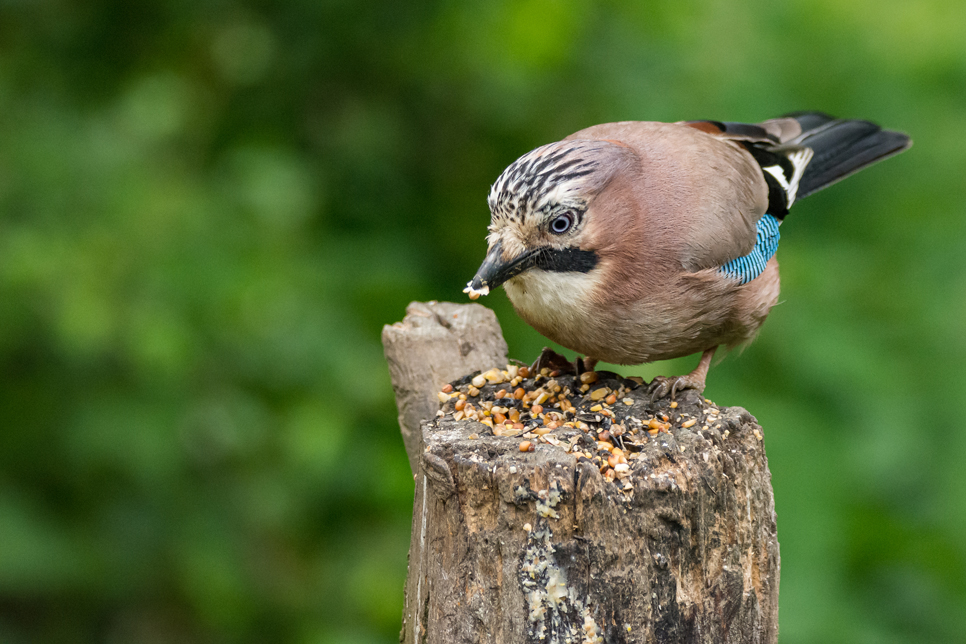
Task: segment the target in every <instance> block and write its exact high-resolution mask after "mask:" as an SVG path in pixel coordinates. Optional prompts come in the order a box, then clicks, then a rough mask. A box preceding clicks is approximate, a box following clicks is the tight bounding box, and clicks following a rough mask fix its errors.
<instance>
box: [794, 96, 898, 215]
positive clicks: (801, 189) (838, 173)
mask: <svg viewBox="0 0 966 644" xmlns="http://www.w3.org/2000/svg"><path fill="white" fill-rule="evenodd" d="M782 118H791V119H794V120H795V121H797V122H798V124H799V125H800V126H801V128H802V132H801V134H799V135H798V136H796V137H795V138H793V139H791V140H788V141H782V144H784V145H796V146H802V147H807V148H811V149H812V151H813V154H812V158H811V160H810V161H809V163H808V166H807V167H806V168H805V172H804V174H802V177H801V180H800V181H799V184H798V192H797V194H796V199H803V198H804V197H807V196H808V195H810V194H812V193H815V192H818V191H819V190H821V189H822V188H826V187H828V186H830V185H832V184H833V183H835V182H837V181H841V180H842V179H844V178H845V177H847V176H849V175H850V174H854V173H856V172H858V171H859V170H861V169H862V168H864V167H866V166H869V165H872V164H873V163H875V162H876V161H881V160H882V159H885V158H887V157H890V156H892V155H894V154H898V153H900V152H902V151H903V150H905V149H906V148H908V147H909V146H910V145H912V140H911V139H910V138H909V136H908V135H906V134H903V133H902V132H896V131H893V130H883V129H882V128H881V127H879V126H878V125H876V124H875V123H870V122H869V121H853V120H845V119H836V118H833V117H831V116H829V115H827V114H823V113H821V112H795V113H792V114H786V115H785V116H784V117H782Z"/></svg>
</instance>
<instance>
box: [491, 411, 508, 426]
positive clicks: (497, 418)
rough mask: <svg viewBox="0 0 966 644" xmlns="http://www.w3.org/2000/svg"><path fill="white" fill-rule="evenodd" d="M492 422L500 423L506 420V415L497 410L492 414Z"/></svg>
mask: <svg viewBox="0 0 966 644" xmlns="http://www.w3.org/2000/svg"><path fill="white" fill-rule="evenodd" d="M493 422H495V423H497V424H498V425H502V424H503V423H505V422H506V416H504V415H503V414H501V413H499V412H497V413H495V414H493Z"/></svg>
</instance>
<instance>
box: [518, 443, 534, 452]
mask: <svg viewBox="0 0 966 644" xmlns="http://www.w3.org/2000/svg"><path fill="white" fill-rule="evenodd" d="M533 450H534V447H533V443H531V442H530V441H523V442H522V443H520V451H521V452H532V451H533Z"/></svg>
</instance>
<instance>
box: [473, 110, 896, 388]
mask: <svg viewBox="0 0 966 644" xmlns="http://www.w3.org/2000/svg"><path fill="white" fill-rule="evenodd" d="M910 145H911V141H910V139H909V137H908V136H907V135H905V134H903V133H901V132H894V131H890V130H883V129H881V128H880V127H879V126H877V125H875V124H873V123H870V122H868V121H857V120H840V119H835V118H832V117H830V116H828V115H825V114H821V113H818V112H801V113H794V114H790V115H787V116H784V117H781V118H776V119H772V120H769V121H765V122H763V123H758V124H755V125H751V124H744V123H722V122H719V121H688V122H678V123H653V122H633V121H628V122H622V123H608V124H604V125H595V126H593V127H589V128H587V129H584V130H581V131H579V132H576V133H575V134H572V135H570V136H568V137H567V138H566V139H564V140H563V141H558V142H556V143H550V144H548V145H544V146H542V147H539V148H537V149H535V150H533V151H532V152H529V153H527V154H525V155H523V156H522V157H520V158H519V159H517V160H516V161H514V162H513V163H512V164H511V165H510V166H509V167H508V168H507V169H506V170H505V171H504V172H503V174H501V175H500V177H499V178H498V179H497V180H496V183H494V184H493V186H492V188H491V189H490V194H489V199H488V203H489V207H490V213H491V223H490V226H489V229H488V230H489V235H488V236H487V242H488V244H489V250H488V251H487V253H486V258H485V259H484V260H483V264H482V265H481V266H480V269H479V271H477V273H476V276H475V277H474V278H473V279H472V281H470V282H469V284H468V285H467V288H466V289H465V292H467V293H469V296H470V298H472V299H476V298H478V297H479V296H480V295H486V294H487V293H489V290H490V289H492V288H495V287H497V286H499V285H501V284H502V285H503V287H504V288H505V289H506V293H507V295H508V296H509V298H510V301H511V302H512V303H513V306H514V308H515V309H516V311H517V313H519V314H520V316H521V317H522V318H523V319H524V320H525V321H526V322H527V323H528V324H530V325H531V326H532V327H534V328H535V329H536V330H537V331H539V332H540V333H542V334H543V335H545V336H546V337H548V338H550V339H551V340H553V341H554V342H557V343H559V344H561V345H563V346H565V347H567V348H569V349H572V350H574V351H577V352H578V353H580V354H583V355H585V356H587V358H586V359H585V360H584V365H585V367H584V368H587V369H593V365H594V364H596V362H597V361H598V360H604V361H607V362H612V363H617V364H626V365H631V364H640V363H644V362H651V361H654V360H666V359H669V358H677V357H679V356H685V355H690V354H692V353H697V352H701V353H702V355H701V360H700V362H699V363H698V366H697V368H696V369H695V370H694V371H692V372H691V373H689V374H687V375H684V376H677V377H669V378H665V377H660V376H659V377H658V378H656V379H655V380H654V381H653V382H652V383H651V385H650V391H651V394H652V399H656V398H660V397H663V396H666V395H667V394H669V393H670V394H671V396H672V397H673V396H674V395H675V393H676V392H677V391H679V390H681V389H685V388H691V389H696V390H698V391H699V392H700V391H703V390H704V386H705V378H706V377H707V373H708V368H709V366H710V364H711V358H712V356H713V355H714V353H715V350H716V349H717V348H718V347H719V346H721V345H724V346H726V347H729V348H731V347H734V346H736V345H740V344H743V343H747V342H750V341H751V340H753V339H754V337H755V335H756V334H757V332H758V329H759V328H760V327H761V325H762V323H763V322H764V321H765V318H766V317H767V316H768V312H769V310H770V309H771V307H772V306H774V304H775V303H776V301H777V299H778V261H777V260H776V259H775V251H776V250H777V248H778V238H779V234H778V229H779V225H780V224H781V222H782V219H783V218H784V217H785V215H786V214H787V213H788V209H789V208H790V207H791V206H792V204H793V203H794V202H795V201H796V200H798V199H802V198H804V197H807V196H808V195H810V194H812V193H814V192H816V191H818V190H821V189H822V188H825V187H827V186H829V185H831V184H833V183H835V182H836V181H839V180H840V179H843V178H845V177H847V176H848V175H850V174H852V173H854V172H857V171H859V170H861V169H862V168H864V167H866V166H868V165H871V164H872V163H875V162H876V161H880V160H882V159H884V158H886V157H888V156H891V155H893V154H898V153H899V152H901V151H903V150H905V149H906V148H908V147H909V146H910ZM579 362H580V361H579V360H578V364H579Z"/></svg>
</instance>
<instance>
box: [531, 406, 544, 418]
mask: <svg viewBox="0 0 966 644" xmlns="http://www.w3.org/2000/svg"><path fill="white" fill-rule="evenodd" d="M542 413H543V407H541V406H540V405H534V406H533V407H531V408H530V415H531V416H539V415H540V414H542Z"/></svg>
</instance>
